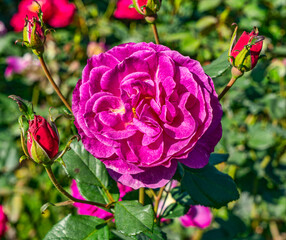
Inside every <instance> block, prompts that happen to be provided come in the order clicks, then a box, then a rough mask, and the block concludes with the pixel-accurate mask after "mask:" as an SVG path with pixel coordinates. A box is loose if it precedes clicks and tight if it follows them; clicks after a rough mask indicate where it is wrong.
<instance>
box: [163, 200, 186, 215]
mask: <svg viewBox="0 0 286 240" xmlns="http://www.w3.org/2000/svg"><path fill="white" fill-rule="evenodd" d="M189 208H190V206H184V205H181V204H179V203H172V204H170V205H169V206H168V207H167V208H166V209H165V211H164V213H163V214H162V217H163V218H166V219H172V218H177V217H181V216H183V215H185V214H186V213H187V212H188V210H189Z"/></svg>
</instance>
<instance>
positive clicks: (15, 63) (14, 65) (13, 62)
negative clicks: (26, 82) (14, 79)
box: [4, 53, 40, 78]
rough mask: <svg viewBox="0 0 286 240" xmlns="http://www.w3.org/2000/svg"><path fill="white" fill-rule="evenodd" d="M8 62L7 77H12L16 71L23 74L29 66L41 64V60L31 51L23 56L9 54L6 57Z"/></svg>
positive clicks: (36, 66) (34, 66)
mask: <svg viewBox="0 0 286 240" xmlns="http://www.w3.org/2000/svg"><path fill="white" fill-rule="evenodd" d="M6 63H7V64H8V66H7V67H6V69H5V72H4V76H5V77H6V78H9V77H11V76H12V75H13V74H14V73H17V74H21V73H23V72H24V71H25V70H26V69H28V68H29V69H30V68H38V67H39V66H40V63H39V61H37V60H35V59H34V58H33V55H32V54H30V53H26V54H25V55H24V56H23V57H18V56H9V57H7V58H6Z"/></svg>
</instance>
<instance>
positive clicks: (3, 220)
mask: <svg viewBox="0 0 286 240" xmlns="http://www.w3.org/2000/svg"><path fill="white" fill-rule="evenodd" d="M7 223H8V218H7V216H6V215H5V213H4V211H3V207H2V205H0V239H2V237H3V236H4V234H5V232H6V231H7Z"/></svg>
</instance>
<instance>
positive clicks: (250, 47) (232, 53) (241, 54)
mask: <svg viewBox="0 0 286 240" xmlns="http://www.w3.org/2000/svg"><path fill="white" fill-rule="evenodd" d="M236 32H237V26H236V28H235V30H234V33H233V36H232V40H231V44H230V49H229V52H228V56H229V62H230V63H231V64H232V66H233V67H235V68H237V69H238V70H239V71H240V72H242V73H244V72H247V71H250V70H251V69H253V68H254V67H255V66H256V64H257V61H258V59H259V54H260V52H261V49H262V45H263V39H264V37H263V36H258V29H257V28H256V27H254V30H253V31H252V32H251V33H247V32H243V33H242V35H241V36H240V38H239V39H238V41H237V43H236V44H235V45H234V41H235V38H236Z"/></svg>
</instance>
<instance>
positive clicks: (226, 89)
mask: <svg viewBox="0 0 286 240" xmlns="http://www.w3.org/2000/svg"><path fill="white" fill-rule="evenodd" d="M236 79H237V78H234V77H232V78H231V79H230V81H229V82H228V84H227V85H226V86H225V88H224V89H223V91H222V92H221V93H220V95H219V96H218V100H221V99H222V98H223V96H224V95H225V94H226V93H227V92H228V90H229V89H230V88H231V87H232V85H233V84H234V83H235V81H236Z"/></svg>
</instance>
